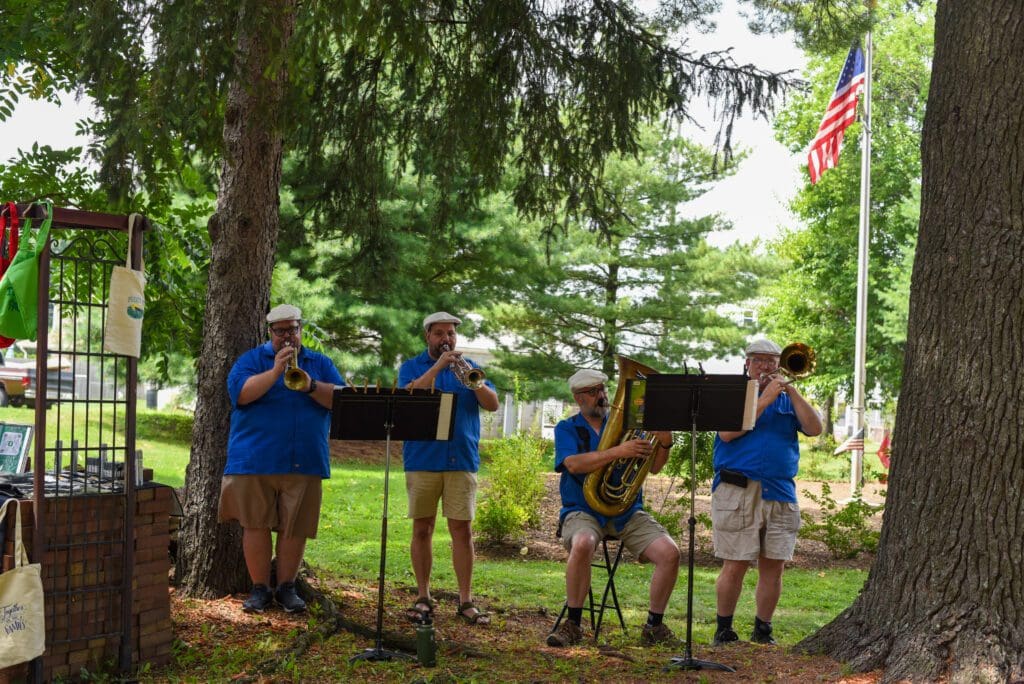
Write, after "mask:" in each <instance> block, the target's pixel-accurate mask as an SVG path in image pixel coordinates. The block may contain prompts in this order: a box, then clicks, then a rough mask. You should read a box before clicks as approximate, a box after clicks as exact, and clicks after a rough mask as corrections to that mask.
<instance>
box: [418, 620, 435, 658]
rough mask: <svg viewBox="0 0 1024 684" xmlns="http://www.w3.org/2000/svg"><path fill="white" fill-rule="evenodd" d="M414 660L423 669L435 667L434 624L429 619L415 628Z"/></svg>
mask: <svg viewBox="0 0 1024 684" xmlns="http://www.w3.org/2000/svg"><path fill="white" fill-rule="evenodd" d="M416 659H417V660H418V661H419V663H420V665H422V666H423V667H434V666H435V665H437V642H436V641H435V640H434V624H433V623H432V622H431V621H430V619H429V618H427V619H426V620H424V621H423V624H420V625H417V626H416Z"/></svg>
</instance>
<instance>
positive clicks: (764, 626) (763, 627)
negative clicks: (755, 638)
mask: <svg viewBox="0 0 1024 684" xmlns="http://www.w3.org/2000/svg"><path fill="white" fill-rule="evenodd" d="M754 629H756V630H757V631H758V632H761V633H762V634H771V631H772V623H771V622H765V621H764V620H762V619H761V618H759V617H757V616H756V615H755V616H754Z"/></svg>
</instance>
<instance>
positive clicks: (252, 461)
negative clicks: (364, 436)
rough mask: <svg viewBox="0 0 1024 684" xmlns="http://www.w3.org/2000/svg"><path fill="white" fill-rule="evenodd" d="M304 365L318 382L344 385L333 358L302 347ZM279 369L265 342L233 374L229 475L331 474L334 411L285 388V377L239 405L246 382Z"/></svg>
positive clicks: (245, 356)
mask: <svg viewBox="0 0 1024 684" xmlns="http://www.w3.org/2000/svg"><path fill="white" fill-rule="evenodd" d="M298 364H299V368H301V369H302V370H304V371H306V372H307V373H309V377H311V378H312V379H314V380H316V381H318V382H328V383H332V384H334V385H338V386H342V385H344V384H345V381H344V380H342V378H341V375H340V374H339V373H338V369H337V368H335V366H334V362H333V361H331V360H330V358H328V357H327V356H325V355H324V354H321V353H319V352H315V351H312V350H310V349H306V348H305V347H301V348H300V349H299V361H298ZM273 367H274V348H273V346H272V345H271V343H270V342H266V343H264V344H261V345H260V346H258V347H256V348H255V349H251V350H249V351H247V352H246V353H244V354H242V356H240V357H239V359H238V360H237V361H236V362H235V365H234V366H232V367H231V372H230V373H229V374H228V396H229V398H230V399H231V408H232V411H231V433H230V436H229V437H228V459H227V464H226V465H225V467H224V474H225V475H283V474H297V475H319V476H320V477H322V478H328V477H330V476H331V466H330V452H329V448H328V442H327V434H328V431H329V430H330V425H331V412H330V410H329V409H326V408H324V407H323V406H321V405H320V404H318V403H317V402H316V400H314V399H313V398H312V397H311V396H309V395H307V394H303V393H302V392H296V391H294V390H290V389H288V388H287V387H285V386H284V376H283V375H282V376H281V377H279V378H278V379H277V382H275V383H274V384H273V385H272V386H271V387H270V389H269V390H267V393H266V394H264V395H263V396H262V397H260V398H259V399H257V400H256V401H252V402H249V403H248V404H244V405H239V403H238V395H239V394H240V393H241V391H242V387H243V386H244V385H245V382H246V381H247V380H248V379H249V378H251V377H252V376H254V375H259V374H260V373H263V372H265V371H268V370H270V369H271V368H273Z"/></svg>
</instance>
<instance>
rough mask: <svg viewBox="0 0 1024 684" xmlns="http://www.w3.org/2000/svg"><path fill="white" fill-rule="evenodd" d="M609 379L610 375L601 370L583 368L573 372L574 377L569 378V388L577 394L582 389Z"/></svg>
mask: <svg viewBox="0 0 1024 684" xmlns="http://www.w3.org/2000/svg"><path fill="white" fill-rule="evenodd" d="M607 380H608V376H607V375H605V374H604V373H602V372H601V371H597V370H591V369H589V368H583V369H581V370H578V371H576V372H575V373H573V374H572V377H571V378H569V390H570V391H571V392H572V393H573V394H575V393H576V392H579V391H580V390H581V389H586V388H587V387H593V386H594V385H600V384H601V383H603V382H607Z"/></svg>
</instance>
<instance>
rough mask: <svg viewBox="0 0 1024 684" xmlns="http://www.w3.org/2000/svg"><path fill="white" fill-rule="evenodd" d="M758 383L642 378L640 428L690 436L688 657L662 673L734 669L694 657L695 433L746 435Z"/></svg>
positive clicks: (742, 378)
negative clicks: (733, 432) (643, 385)
mask: <svg viewBox="0 0 1024 684" xmlns="http://www.w3.org/2000/svg"><path fill="white" fill-rule="evenodd" d="M756 412H757V381H755V380H751V379H750V378H748V377H747V376H746V375H705V374H704V373H701V374H699V375H670V374H665V375H651V376H649V377H648V378H647V379H646V388H645V394H644V415H643V426H644V429H646V430H654V431H658V430H689V431H690V518H689V520H688V521H687V522H688V525H689V530H690V557H689V562H688V569H689V571H688V573H687V577H686V652H685V654H684V655H682V656H675V657H674V658H672V659H671V660H670V661H669V664H668V665H666V666H665V669H666V670H670V669H680V670H722V671H724V672H735V671H736V670H734V669H733V668H731V667H729V666H728V665H723V664H721V663H715V662H712V661H710V660H698V659H697V658H694V657H693V556H694V550H695V535H696V527H697V518H696V515H695V513H694V511H695V506H696V488H697V432H698V431H700V432H711V431H715V432H717V431H719V430H730V431H731V430H750V429H753V427H754V422H755V420H756V419H757V413H756Z"/></svg>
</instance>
